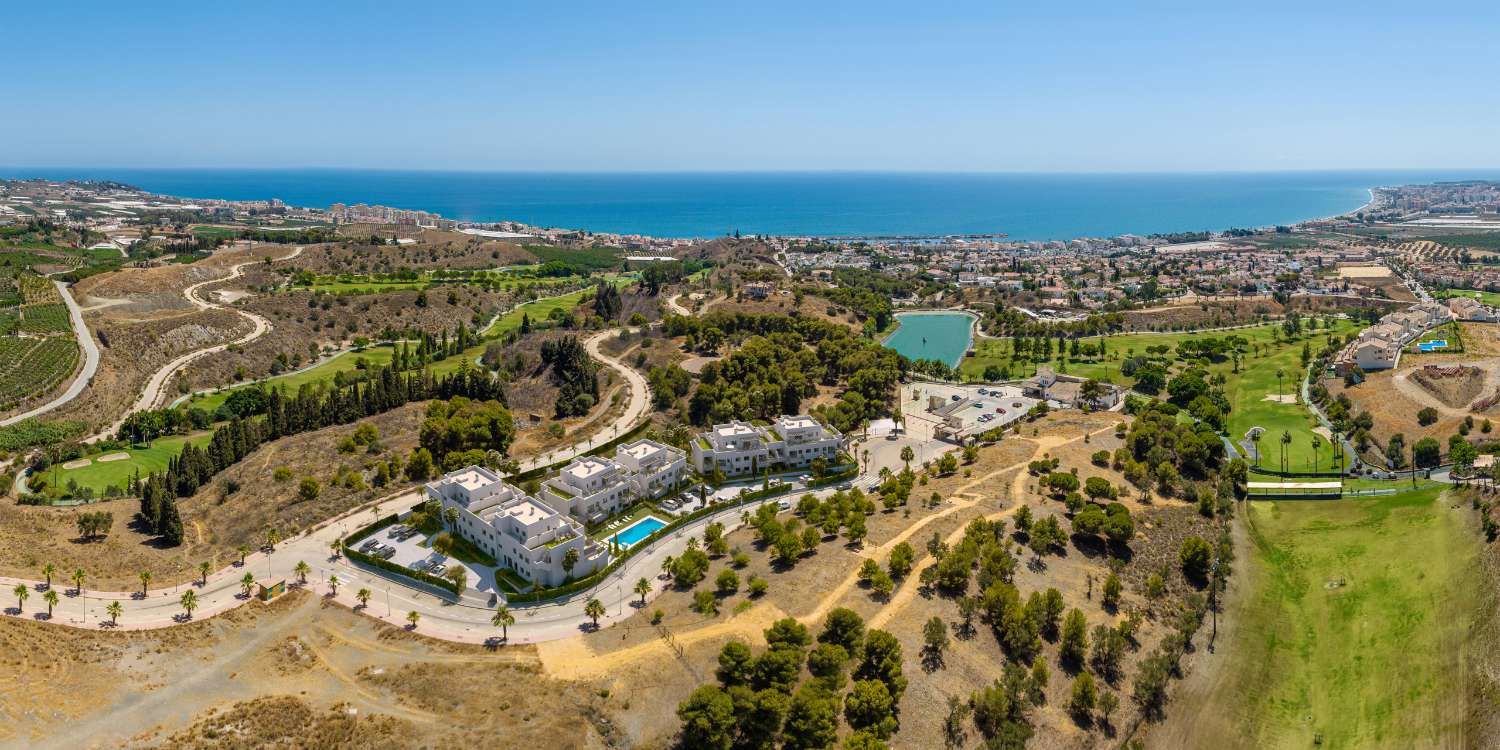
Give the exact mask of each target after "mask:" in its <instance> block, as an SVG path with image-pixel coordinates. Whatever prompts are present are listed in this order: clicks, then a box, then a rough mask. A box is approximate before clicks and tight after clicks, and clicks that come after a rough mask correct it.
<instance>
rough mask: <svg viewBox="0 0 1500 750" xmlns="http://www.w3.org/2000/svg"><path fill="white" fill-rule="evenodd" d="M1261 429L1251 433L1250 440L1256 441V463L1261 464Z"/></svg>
mask: <svg viewBox="0 0 1500 750" xmlns="http://www.w3.org/2000/svg"><path fill="white" fill-rule="evenodd" d="M1260 432H1261V431H1260V430H1256V431H1255V432H1252V433H1250V442H1252V443H1255V465H1256V466H1260Z"/></svg>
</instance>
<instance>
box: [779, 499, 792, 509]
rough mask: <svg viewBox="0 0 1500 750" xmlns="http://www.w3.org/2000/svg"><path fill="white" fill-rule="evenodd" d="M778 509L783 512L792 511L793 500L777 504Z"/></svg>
mask: <svg viewBox="0 0 1500 750" xmlns="http://www.w3.org/2000/svg"><path fill="white" fill-rule="evenodd" d="M776 507H778V508H780V509H782V510H791V509H792V501H791V500H782V501H781V502H779V503H776Z"/></svg>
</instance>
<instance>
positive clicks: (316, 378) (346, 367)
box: [184, 344, 396, 414]
mask: <svg viewBox="0 0 1500 750" xmlns="http://www.w3.org/2000/svg"><path fill="white" fill-rule="evenodd" d="M395 351H396V348H395V346H393V345H391V344H377V345H375V346H370V347H368V348H366V349H363V350H361V351H357V352H354V351H350V352H344V353H343V354H340V355H338V356H337V357H334V358H333V359H330V360H328V361H327V362H324V363H323V364H320V365H318V366H317V367H313V368H311V369H308V370H304V371H302V372H294V373H289V374H286V375H277V376H276V377H273V378H269V379H267V380H265V381H263V382H262V385H264V386H265V387H267V388H285V389H286V390H287V392H288V393H296V392H297V389H298V388H300V387H302V384H304V383H317V382H326V383H331V382H333V379H334V377H335V376H336V375H337V374H338V373H340V372H354V371H356V370H358V369H359V361H360V360H364V361H365V363H366V365H368V366H370V367H378V366H383V365H388V364H390V362H391V357H392V355H393V354H394V353H395ZM250 387H252V385H251V384H248V383H247V384H245V385H241V386H236V387H235V388H230V389H227V390H223V391H218V392H215V393H207V394H202V395H195V396H193V397H192V398H190V399H189V400H188V401H187V402H185V404H184V405H185V406H189V407H197V408H200V409H203V410H205V411H207V412H209V413H210V414H212V413H213V412H214V411H215V410H217V409H218V408H219V406H220V405H221V404H223V403H224V401H225V400H227V399H228V398H229V394H230V393H232V392H233V391H236V390H239V389H240V388H250Z"/></svg>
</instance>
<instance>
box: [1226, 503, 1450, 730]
mask: <svg viewBox="0 0 1500 750" xmlns="http://www.w3.org/2000/svg"><path fill="white" fill-rule="evenodd" d="M1440 491H1441V490H1440V489H1438V488H1430V489H1425V490H1419V491H1416V492H1405V493H1402V494H1398V495H1387V496H1378V497H1370V498H1359V499H1352V500H1338V501H1296V500H1291V501H1255V502H1251V503H1250V504H1249V510H1248V512H1247V514H1246V515H1247V519H1246V520H1247V522H1248V523H1249V524H1250V537H1251V539H1252V541H1253V549H1252V550H1251V552H1250V554H1249V558H1250V559H1249V560H1248V561H1247V562H1246V567H1247V568H1248V570H1247V579H1248V580H1246V581H1245V582H1244V583H1243V584H1241V585H1245V586H1248V587H1249V588H1248V593H1247V594H1246V596H1247V597H1248V598H1247V601H1246V602H1245V603H1244V605H1243V607H1241V609H1240V611H1239V612H1238V613H1237V614H1236V617H1238V618H1240V619H1239V630H1238V631H1237V634H1236V636H1235V639H1234V642H1233V643H1229V644H1224V645H1223V646H1221V648H1222V649H1224V650H1227V651H1228V653H1229V654H1230V655H1231V656H1230V657H1229V658H1230V662H1229V663H1228V664H1225V665H1222V666H1221V667H1220V669H1223V670H1225V674H1226V675H1229V677H1228V680H1227V684H1225V685H1224V686H1223V687H1222V688H1220V689H1219V691H1216V692H1220V691H1221V692H1222V694H1221V695H1218V696H1216V697H1217V698H1218V699H1219V700H1216V701H1215V703H1214V705H1217V706H1219V707H1220V708H1222V709H1223V710H1224V711H1227V712H1230V714H1231V717H1232V723H1233V726H1234V729H1235V735H1236V736H1237V737H1239V738H1241V740H1242V742H1243V744H1244V745H1245V746H1247V747H1259V748H1281V747H1287V748H1291V747H1298V748H1305V747H1314V746H1317V745H1319V744H1321V745H1322V746H1323V747H1416V746H1441V745H1444V744H1446V743H1445V742H1443V741H1442V738H1444V737H1445V736H1446V737H1449V738H1452V737H1454V733H1455V732H1461V730H1462V726H1461V725H1462V722H1463V721H1464V718H1465V711H1464V710H1463V709H1462V706H1463V705H1464V703H1465V696H1464V690H1465V682H1464V680H1463V679H1461V678H1460V676H1461V675H1462V674H1463V669H1462V667H1461V664H1460V662H1461V660H1462V648H1463V644H1464V642H1465V636H1466V633H1467V629H1468V624H1469V622H1470V621H1471V618H1472V616H1473V612H1472V609H1473V607H1474V606H1475V603H1476V602H1477V598H1475V597H1472V596H1469V595H1468V593H1467V592H1466V590H1465V586H1464V580H1465V578H1466V577H1467V576H1470V575H1473V574H1476V573H1477V571H1475V570H1473V567H1474V565H1473V563H1474V560H1475V553H1476V549H1477V546H1478V542H1477V537H1476V535H1475V534H1474V533H1473V532H1471V531H1468V530H1466V529H1465V528H1464V527H1463V525H1462V524H1461V523H1459V521H1458V520H1457V518H1455V517H1454V516H1453V515H1452V514H1451V512H1450V511H1449V510H1448V508H1447V506H1446V504H1445V503H1444V502H1441V501H1438V500H1436V498H1437V496H1438V494H1439V493H1440ZM1452 706H1458V707H1459V708H1458V710H1450V707H1452ZM1457 736H1462V735H1461V734H1459V735H1457ZM1319 738H1321V743H1319V742H1318V741H1317V740H1318V739H1319Z"/></svg>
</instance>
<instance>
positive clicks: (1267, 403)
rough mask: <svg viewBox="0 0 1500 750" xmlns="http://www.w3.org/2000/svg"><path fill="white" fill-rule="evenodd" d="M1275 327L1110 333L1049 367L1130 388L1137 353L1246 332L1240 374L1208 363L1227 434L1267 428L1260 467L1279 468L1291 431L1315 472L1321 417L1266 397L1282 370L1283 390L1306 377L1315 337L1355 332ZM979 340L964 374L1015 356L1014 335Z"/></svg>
mask: <svg viewBox="0 0 1500 750" xmlns="http://www.w3.org/2000/svg"><path fill="white" fill-rule="evenodd" d="M1273 329H1277V330H1279V329H1280V324H1279V323H1268V324H1266V325H1260V326H1255V327H1252V328H1237V329H1234V330H1229V331H1210V332H1207V333H1130V334H1121V335H1118V336H1105V337H1104V338H1103V341H1104V343H1105V345H1106V347H1107V350H1106V352H1105V355H1104V357H1103V358H1101V359H1098V360H1092V361H1090V360H1083V361H1070V362H1067V363H1064V362H1062V361H1061V360H1060V359H1059V358H1057V357H1054V358H1053V360H1052V362H1050V363H1046V364H1048V366H1050V367H1052V368H1054V369H1055V370H1057V371H1058V372H1061V373H1066V374H1068V375H1077V376H1079V377H1087V378H1097V379H1099V380H1107V381H1110V382H1114V383H1119V384H1121V385H1129V384H1130V383H1132V382H1133V380H1132V379H1131V378H1129V377H1126V376H1123V375H1121V374H1120V372H1119V368H1120V364H1121V362H1123V361H1124V360H1125V359H1126V358H1128V357H1129V356H1130V355H1131V354H1132V353H1134V354H1136V355H1143V354H1145V352H1146V348H1147V347H1151V346H1160V345H1165V346H1167V347H1170V348H1171V351H1170V352H1169V354H1168V356H1169V357H1173V356H1175V352H1176V347H1177V344H1178V343H1180V342H1182V341H1184V340H1186V339H1195V338H1196V339H1201V338H1207V337H1223V336H1240V337H1243V338H1244V339H1245V340H1246V341H1248V342H1249V345H1250V346H1249V353H1247V354H1246V355H1245V356H1244V358H1243V359H1242V360H1241V362H1240V372H1238V373H1236V372H1234V365H1233V363H1232V362H1231V361H1229V360H1225V361H1223V362H1218V363H1215V364H1213V365H1211V366H1210V367H1209V371H1210V373H1221V374H1223V375H1224V378H1225V383H1224V390H1225V393H1226V395H1227V396H1228V397H1229V402H1230V406H1231V410H1230V413H1229V422H1228V426H1229V430H1228V432H1229V435H1230V437H1231V438H1232V439H1234V440H1236V441H1238V440H1240V439H1241V438H1243V437H1244V436H1245V433H1246V431H1248V430H1249V429H1250V428H1251V427H1263V428H1265V429H1266V431H1267V433H1268V434H1267V436H1266V437H1265V438H1263V440H1262V442H1261V451H1262V452H1263V453H1264V454H1265V456H1266V459H1265V460H1264V461H1263V463H1262V465H1264V466H1266V467H1267V468H1275V467H1276V466H1278V465H1279V463H1280V457H1281V446H1280V443H1279V442H1278V441H1279V439H1280V436H1281V434H1282V433H1283V432H1286V433H1290V434H1291V436H1292V443H1291V444H1290V445H1288V446H1287V454H1286V455H1287V465H1288V468H1289V469H1290V470H1293V471H1310V470H1312V469H1313V466H1314V451H1313V448H1312V442H1311V441H1312V437H1313V431H1312V430H1313V428H1314V427H1316V426H1317V422H1316V421H1315V420H1314V418H1313V416H1312V414H1311V412H1309V411H1308V410H1307V408H1306V407H1304V406H1303V405H1301V404H1296V403H1280V402H1278V401H1275V400H1267V398H1266V397H1267V396H1275V395H1277V389H1278V384H1277V378H1276V372H1277V370H1280V371H1282V373H1283V377H1282V378H1281V383H1280V386H1279V388H1280V393H1281V394H1282V395H1291V394H1295V393H1296V392H1297V388H1298V384H1299V383H1300V382H1301V375H1300V373H1301V371H1302V344H1303V342H1304V341H1309V340H1311V343H1312V346H1313V349H1314V350H1316V349H1318V348H1321V346H1322V344H1323V342H1324V339H1325V338H1326V337H1327V336H1328V335H1329V334H1330V333H1336V334H1339V335H1344V334H1347V333H1350V332H1351V331H1353V330H1354V329H1355V324H1354V323H1353V322H1351V321H1347V320H1336V321H1334V322H1333V328H1331V329H1324V328H1319V329H1318V330H1317V331H1316V332H1315V333H1313V334H1311V335H1309V334H1307V333H1303V334H1302V335H1301V336H1299V337H1298V338H1296V339H1295V340H1292V341H1288V340H1287V339H1285V338H1278V337H1277V336H1274V335H1273V334H1272V331H1273ZM1099 340H1100V339H1099V338H1097V337H1093V338H1088V339H1085V341H1088V342H1090V343H1097V342H1098V341H1099ZM976 344H977V346H978V349H977V350H976V352H975V356H972V357H967V358H965V359H964V361H963V362H962V363H961V364H960V365H959V371H960V372H961V373H962V374H964V375H966V376H968V375H973V376H975V377H978V376H979V375H981V374H982V373H983V371H984V368H985V367H988V366H989V365H990V364H996V365H999V366H1001V367H1004V366H1005V363H1006V362H1008V361H1010V360H1009V352H1010V348H1011V342H1010V340H1009V339H980V340H978V341H977V342H976ZM1180 368H1181V363H1180V362H1175V361H1174V364H1173V372H1174V373H1175V372H1176V371H1177V370H1178V369H1180ZM1035 370H1036V366H1035V365H1034V364H1032V363H1029V362H1020V361H1016V362H1014V363H1013V365H1012V369H1011V377H1013V378H1023V377H1029V376H1031V375H1032V374H1033V373H1034V372H1035ZM1165 396H1166V394H1165V393H1162V394H1161V397H1163V398H1165ZM1320 440H1321V441H1322V446H1321V447H1320V448H1319V449H1318V451H1317V452H1316V458H1317V466H1318V468H1320V469H1323V470H1327V469H1328V467H1329V465H1330V464H1329V462H1330V460H1331V458H1332V456H1333V454H1332V453H1331V452H1330V450H1329V447H1328V440H1327V438H1320Z"/></svg>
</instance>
